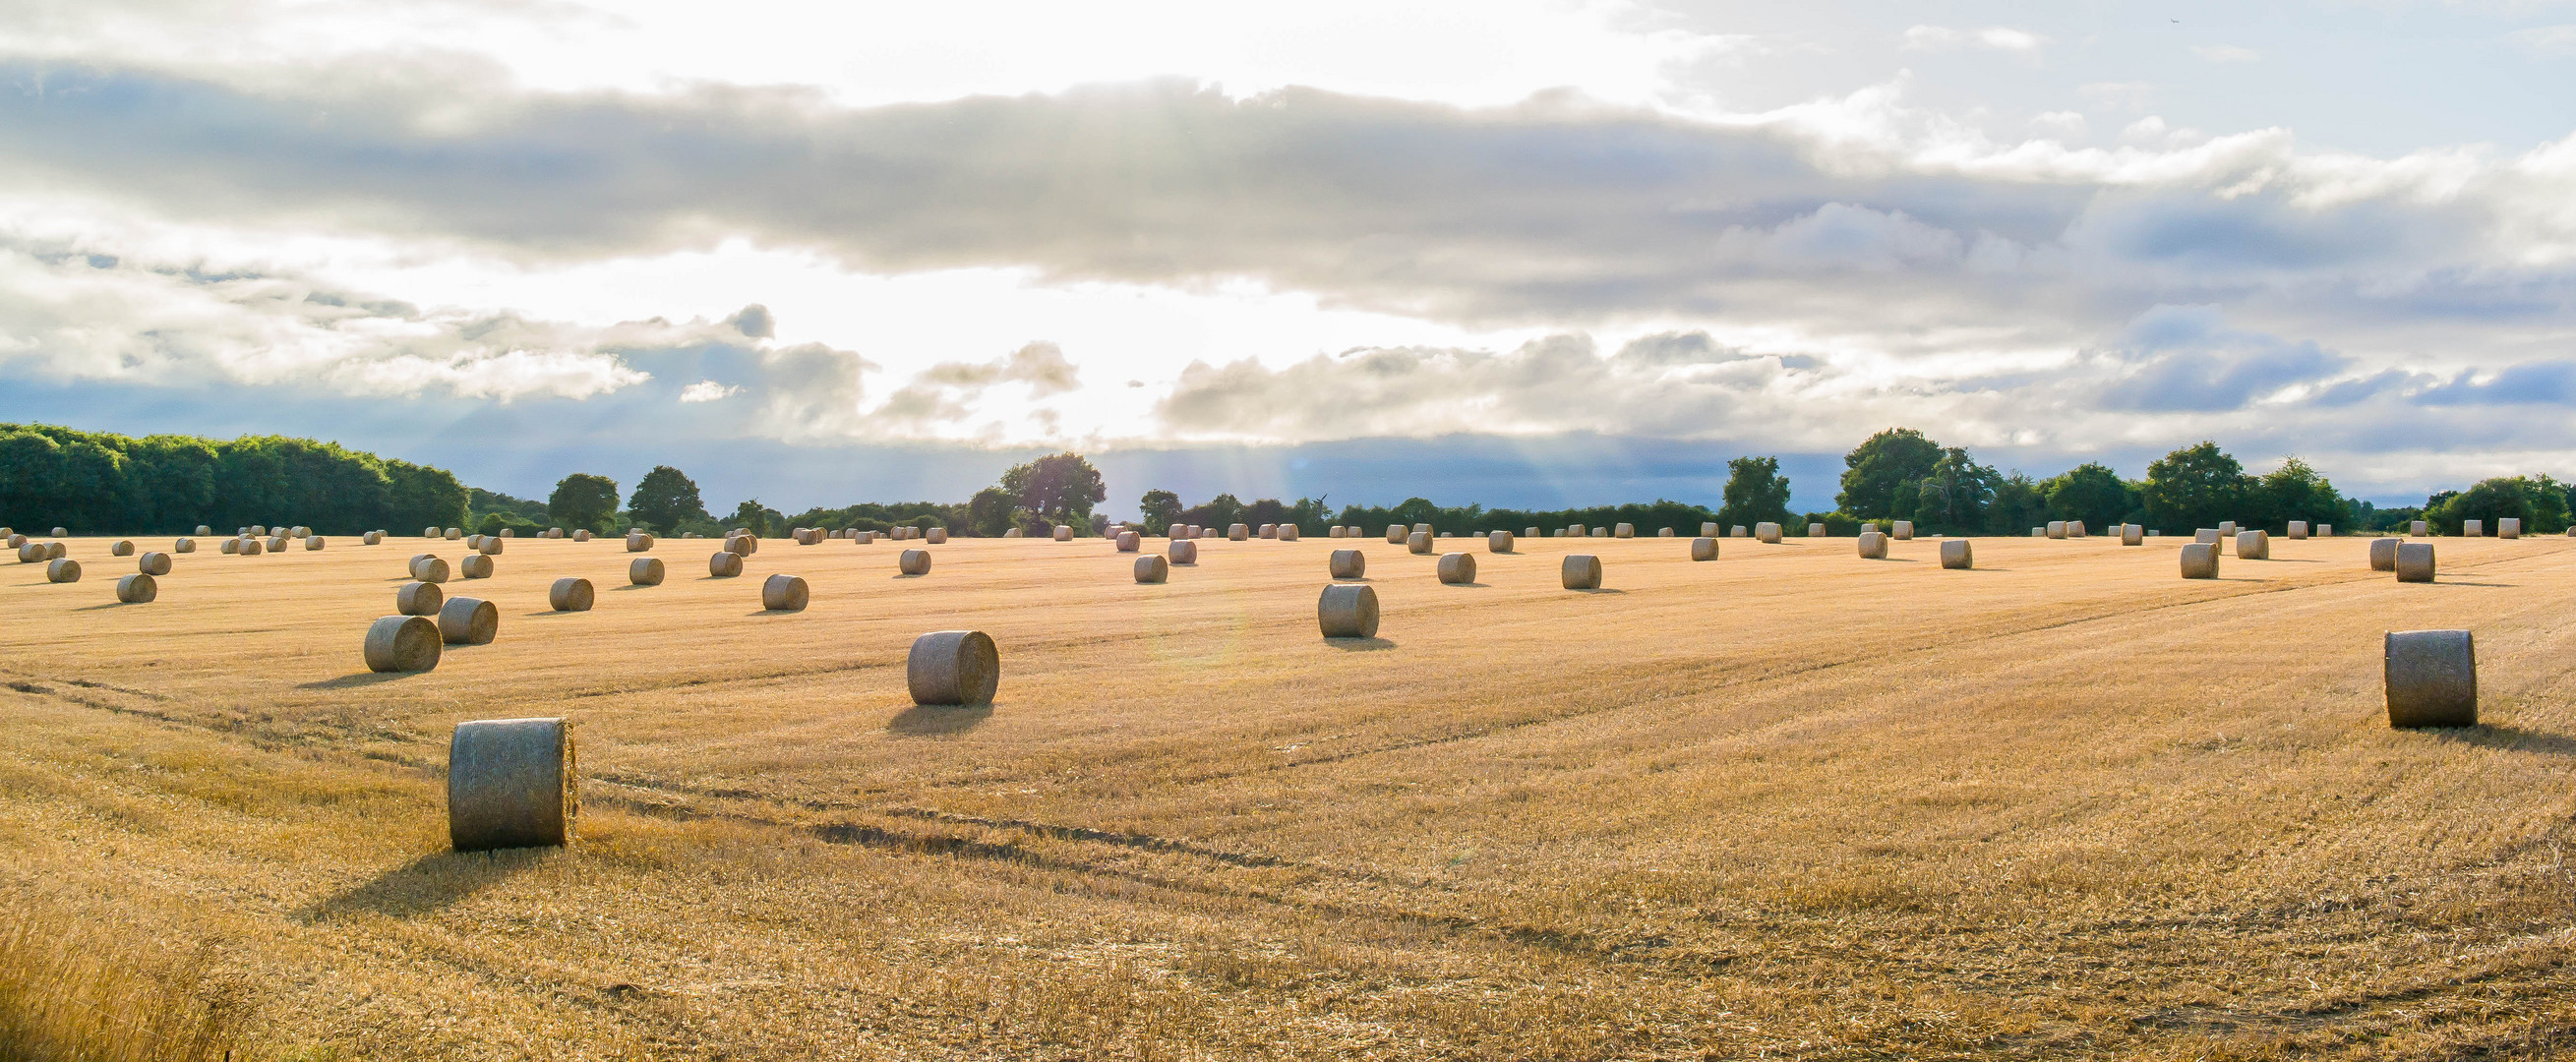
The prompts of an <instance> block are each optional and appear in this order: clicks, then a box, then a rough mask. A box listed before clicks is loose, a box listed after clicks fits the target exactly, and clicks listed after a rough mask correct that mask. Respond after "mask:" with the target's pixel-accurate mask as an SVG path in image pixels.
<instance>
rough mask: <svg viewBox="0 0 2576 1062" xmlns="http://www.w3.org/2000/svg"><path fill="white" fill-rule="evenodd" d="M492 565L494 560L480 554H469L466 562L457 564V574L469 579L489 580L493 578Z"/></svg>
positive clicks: (466, 556)
mask: <svg viewBox="0 0 2576 1062" xmlns="http://www.w3.org/2000/svg"><path fill="white" fill-rule="evenodd" d="M492 565H493V561H492V558H490V557H486V556H484V555H482V554H480V553H468V554H466V555H465V560H464V561H462V562H460V563H459V564H457V566H456V573H457V574H458V575H462V576H464V577H466V578H468V579H489V578H491V577H492Z"/></svg>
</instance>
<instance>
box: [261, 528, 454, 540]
mask: <svg viewBox="0 0 2576 1062" xmlns="http://www.w3.org/2000/svg"><path fill="white" fill-rule="evenodd" d="M243 533H244V534H247V533H249V529H248V528H244V529H243ZM444 533H445V532H443V531H441V530H440V529H438V528H437V527H434V526H433V527H424V528H421V529H420V537H422V538H437V537H438V536H440V535H441V534H444Z"/></svg>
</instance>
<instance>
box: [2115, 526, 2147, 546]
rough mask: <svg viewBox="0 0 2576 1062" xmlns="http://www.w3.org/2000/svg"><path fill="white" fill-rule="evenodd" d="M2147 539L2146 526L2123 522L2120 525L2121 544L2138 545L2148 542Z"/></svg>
mask: <svg viewBox="0 0 2576 1062" xmlns="http://www.w3.org/2000/svg"><path fill="white" fill-rule="evenodd" d="M2146 541H2147V529H2146V528H2143V527H2139V526H2138V525H2136V524H2121V525H2120V544H2121V545H2123V546H2137V545H2144V544H2145V543H2146Z"/></svg>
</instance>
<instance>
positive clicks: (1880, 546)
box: [1858, 531, 1887, 560]
mask: <svg viewBox="0 0 2576 1062" xmlns="http://www.w3.org/2000/svg"><path fill="white" fill-rule="evenodd" d="M1858 545H1859V547H1860V559H1862V560H1886V559H1887V533H1886V532H1884V531H1863V532H1861V533H1860V539H1859V541H1858Z"/></svg>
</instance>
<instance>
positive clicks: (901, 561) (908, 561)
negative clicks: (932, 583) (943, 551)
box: [894, 549, 930, 575]
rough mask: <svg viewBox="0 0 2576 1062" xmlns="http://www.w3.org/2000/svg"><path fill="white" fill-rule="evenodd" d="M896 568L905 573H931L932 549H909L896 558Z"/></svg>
mask: <svg viewBox="0 0 2576 1062" xmlns="http://www.w3.org/2000/svg"><path fill="white" fill-rule="evenodd" d="M894 570H895V571H897V572H899V573H902V574H904V575H928V574H930V551H929V550H926V549H908V550H905V551H903V553H902V554H901V555H899V556H897V557H895V559H894Z"/></svg>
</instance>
